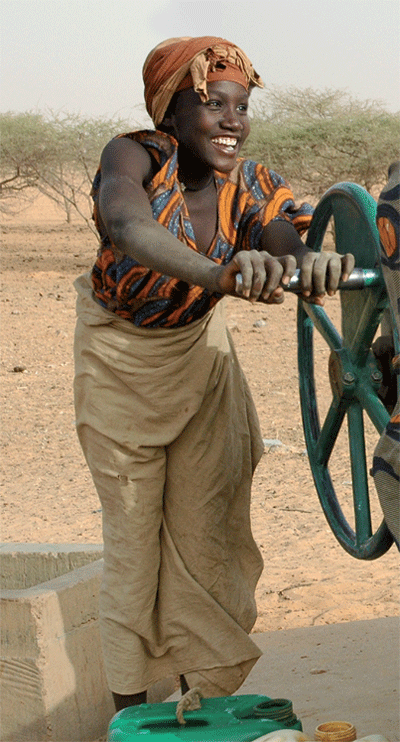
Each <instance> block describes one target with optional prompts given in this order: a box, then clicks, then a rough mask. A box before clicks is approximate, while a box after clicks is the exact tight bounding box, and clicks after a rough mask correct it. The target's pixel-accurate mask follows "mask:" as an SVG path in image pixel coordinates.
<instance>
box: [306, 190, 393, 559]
mask: <svg viewBox="0 0 400 742" xmlns="http://www.w3.org/2000/svg"><path fill="white" fill-rule="evenodd" d="M375 208H376V204H375V202H374V200H373V199H372V198H371V197H370V196H369V194H367V193H366V192H365V191H364V190H363V189H361V188H360V187H359V186H355V185H354V184H339V186H335V187H334V189H330V191H328V193H327V194H325V196H324V197H323V199H322V200H321V202H320V204H319V205H318V207H317V209H316V216H315V218H314V220H313V225H312V228H311V230H310V234H309V238H308V240H307V244H308V245H309V246H310V247H312V249H314V250H319V249H321V246H322V241H323V237H324V234H325V231H326V227H327V224H328V222H329V219H330V217H331V216H333V217H334V221H335V232H336V249H337V251H338V252H340V253H345V252H353V254H354V255H355V259H356V265H357V266H359V267H362V268H371V267H377V265H379V263H378V262H377V256H378V255H379V252H378V251H379V242H378V237H377V232H376V227H375V217H374V214H375ZM328 301H329V300H328ZM340 302H341V310H342V323H341V333H340V332H339V331H338V330H337V328H336V327H335V326H334V324H333V323H332V322H331V320H330V318H329V317H328V315H327V314H326V312H325V311H324V309H323V308H322V307H318V306H316V305H311V304H307V303H305V302H303V301H301V299H299V303H298V314H297V317H298V320H297V334H298V364H299V385H300V403H301V410H302V418H303V428H304V435H305V440H306V445H307V451H308V456H309V461H310V466H311V470H312V474H313V478H314V482H315V486H316V489H317V493H318V497H319V500H320V502H321V505H322V508H323V510H324V513H325V516H326V518H327V521H328V523H329V525H330V527H331V529H332V531H333V533H334V535H335V537H336V538H337V540H338V541H339V543H340V544H341V545H342V546H343V548H344V549H345V550H346V551H347V552H348V553H350V554H351V555H352V556H354V557H356V558H358V559H376V558H378V557H379V556H381V555H382V554H384V553H385V552H386V551H387V550H388V549H389V548H390V546H391V544H392V542H393V539H392V536H391V535H390V532H389V531H388V529H387V526H386V524H385V522H384V521H383V522H382V523H381V525H380V526H379V527H378V528H377V530H376V531H375V533H373V531H372V523H371V512H370V501H369V496H370V493H369V487H368V469H367V458H366V452H365V442H364V421H363V415H364V413H366V415H367V416H368V418H369V419H370V420H371V422H372V424H373V426H374V427H375V429H376V430H377V431H378V433H379V434H380V433H381V432H382V430H383V428H384V427H385V425H386V423H387V421H388V419H389V415H388V413H387V411H386V409H385V407H384V406H383V404H382V402H381V401H380V399H379V397H378V395H377V391H378V388H379V384H380V375H379V370H378V369H377V367H376V364H375V361H374V358H373V355H372V353H371V351H370V346H371V343H372V340H373V338H374V335H375V333H376V330H377V327H378V325H379V321H380V318H381V315H382V312H383V310H384V309H385V307H386V306H387V303H388V300H387V295H386V290H385V285H384V281H383V277H382V281H381V283H380V285H378V286H374V287H370V288H367V289H363V290H362V291H354V292H351V293H350V292H348V293H346V292H345V291H342V292H340ZM315 330H317V331H318V332H319V334H320V335H321V337H322V338H323V340H324V342H325V343H326V345H327V346H328V348H329V349H330V359H329V363H328V369H327V371H328V375H329V379H330V385H331V392H332V400H331V403H330V405H329V408H328V411H327V413H326V415H325V417H324V420H323V422H322V425H321V422H320V415H319V410H318V403H317V392H316V385H315V377H314V331H315ZM345 422H346V424H347V428H348V436H349V457H350V465H351V478H352V490H353V510H354V528H352V526H351V525H350V524H349V522H348V520H347V518H346V517H345V515H344V512H343V509H342V507H341V505H340V504H339V501H338V497H337V495H336V493H335V489H334V485H333V482H332V478H331V474H330V471H329V462H330V459H331V454H332V451H333V449H334V447H335V444H336V441H337V439H338V435H339V433H340V431H341V429H342V427H343V425H344V423H345Z"/></svg>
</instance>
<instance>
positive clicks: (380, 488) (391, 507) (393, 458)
mask: <svg viewBox="0 0 400 742" xmlns="http://www.w3.org/2000/svg"><path fill="white" fill-rule="evenodd" d="M376 221H377V226H378V229H379V236H380V244H381V263H382V270H383V275H384V278H385V283H386V287H387V291H388V295H389V299H390V304H391V308H392V316H393V318H394V322H395V327H396V329H397V332H398V336H399V337H400V240H399V222H400V163H399V162H397V163H394V164H393V165H392V166H391V167H390V169H389V180H388V183H387V185H386V186H385V188H384V189H383V191H382V193H381V194H380V197H379V201H378V208H377V215H376ZM392 364H393V368H394V370H395V372H396V373H397V374H399V373H400V355H397V356H395V357H394V358H393V359H392ZM372 473H373V475H374V480H375V484H376V489H377V492H378V497H379V501H380V503H381V506H382V510H383V513H384V516H385V520H386V523H387V525H388V528H389V529H390V531H391V533H392V534H393V536H394V538H395V540H396V543H397V545H399V543H400V507H399V506H400V397H398V399H397V404H396V406H395V408H394V410H393V413H392V416H391V418H390V420H389V423H388V424H387V426H386V428H385V430H384V432H383V434H382V436H381V438H380V440H379V443H378V445H377V447H376V449H375V454H374V460H373V469H372Z"/></svg>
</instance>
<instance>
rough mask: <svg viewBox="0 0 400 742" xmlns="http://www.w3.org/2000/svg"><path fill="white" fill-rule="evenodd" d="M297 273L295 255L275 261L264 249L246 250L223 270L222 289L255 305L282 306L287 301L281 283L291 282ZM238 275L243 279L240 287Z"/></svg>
mask: <svg viewBox="0 0 400 742" xmlns="http://www.w3.org/2000/svg"><path fill="white" fill-rule="evenodd" d="M295 270H296V258H295V257H294V256H293V255H284V256H282V257H279V258H274V257H273V256H272V255H270V254H269V253H268V252H266V251H264V250H260V251H259V250H242V251H241V252H238V253H236V255H235V257H234V258H233V259H232V260H231V261H230V263H228V264H227V265H225V266H223V267H221V272H220V274H219V276H218V279H217V285H218V290H219V291H220V292H221V293H223V294H229V295H230V296H238V297H240V298H241V299H246V300H247V301H250V302H252V303H253V302H256V301H263V302H265V303H267V304H281V302H283V300H284V291H283V288H282V286H281V284H282V283H283V284H287V283H289V281H290V279H291V277H292V276H293V275H294V272H295ZM238 273H240V274H241V276H242V281H241V287H240V288H239V286H237V282H236V276H237V274H238Z"/></svg>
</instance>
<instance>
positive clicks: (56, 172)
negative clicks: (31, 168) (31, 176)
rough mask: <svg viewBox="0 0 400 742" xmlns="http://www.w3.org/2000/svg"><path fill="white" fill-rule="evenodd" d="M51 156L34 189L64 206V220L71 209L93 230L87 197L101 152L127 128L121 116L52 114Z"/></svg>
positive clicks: (68, 215) (126, 123)
mask: <svg viewBox="0 0 400 742" xmlns="http://www.w3.org/2000/svg"><path fill="white" fill-rule="evenodd" d="M51 124H52V142H51V145H50V147H51V148H52V146H53V145H55V153H56V154H55V156H54V157H53V158H52V162H51V165H50V167H44V168H43V169H42V171H41V173H40V178H39V182H38V188H39V190H40V191H41V193H44V194H45V195H46V196H48V197H49V198H50V199H52V200H53V201H54V202H55V203H56V204H58V205H59V206H60V207H61V208H63V209H64V211H65V214H66V217H67V221H68V222H69V221H70V220H71V213H72V211H73V210H74V211H75V212H76V213H78V214H79V216H80V217H81V218H82V219H83V220H84V221H85V222H86V224H87V225H88V226H89V228H90V229H92V231H94V232H95V229H94V226H93V223H92V220H91V211H92V203H91V198H90V191H91V185H92V181H93V177H94V175H95V173H96V170H97V167H98V165H99V160H100V155H101V151H102V149H103V148H104V146H105V145H106V144H107V142H108V141H110V139H112V137H114V136H115V135H116V134H117V133H121V132H123V131H129V123H128V122H127V121H124V120H122V119H99V118H90V119H85V118H83V117H82V116H80V115H78V114H54V113H53V114H52V121H51Z"/></svg>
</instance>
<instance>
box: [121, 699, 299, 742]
mask: <svg viewBox="0 0 400 742" xmlns="http://www.w3.org/2000/svg"><path fill="white" fill-rule="evenodd" d="M176 705H177V704H176V702H175V703H170V702H168V703H142V704H141V705H140V706H131V707H130V708H126V709H123V710H122V711H119V712H118V713H117V714H115V716H114V717H113V718H112V719H111V722H110V726H109V728H108V737H107V740H108V742H138V740H143V742H145V740H148V742H177V740H180V741H181V742H250V741H251V740H254V739H257V737H262V735H263V734H268V733H269V732H276V731H278V730H279V729H298V730H300V731H302V729H303V727H302V725H301V722H300V720H299V719H298V718H297V716H296V714H294V713H293V706H292V702H291V701H289V700H288V699H286V698H275V699H274V698H268V696H258V695H247V696H228V697H223V698H204V699H202V701H201V709H199V710H198V711H185V712H184V719H185V721H186V724H183V725H182V724H179V722H178V720H177V718H176Z"/></svg>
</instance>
